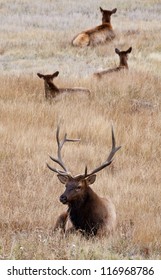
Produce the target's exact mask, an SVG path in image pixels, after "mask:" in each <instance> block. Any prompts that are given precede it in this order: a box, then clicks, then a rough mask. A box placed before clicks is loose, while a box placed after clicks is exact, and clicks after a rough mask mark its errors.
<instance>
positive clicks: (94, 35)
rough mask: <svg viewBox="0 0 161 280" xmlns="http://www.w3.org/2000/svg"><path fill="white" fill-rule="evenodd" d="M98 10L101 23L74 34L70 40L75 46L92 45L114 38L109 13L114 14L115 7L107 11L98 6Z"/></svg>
mask: <svg viewBox="0 0 161 280" xmlns="http://www.w3.org/2000/svg"><path fill="white" fill-rule="evenodd" d="M100 11H101V13H102V24H101V25H98V26H96V27H94V28H92V29H89V30H86V31H83V32H81V33H79V34H78V35H76V36H75V37H74V39H73V40H72V45H73V46H77V47H86V46H91V45H93V46H94V45H97V44H102V43H105V42H107V41H111V40H112V39H114V37H115V33H114V31H113V28H112V25H111V15H113V14H115V13H116V11H117V9H113V10H112V11H108V10H103V9H102V8H101V7H100Z"/></svg>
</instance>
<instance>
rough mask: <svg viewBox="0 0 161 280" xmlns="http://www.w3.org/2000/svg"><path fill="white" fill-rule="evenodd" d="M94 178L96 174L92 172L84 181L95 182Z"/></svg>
mask: <svg viewBox="0 0 161 280" xmlns="http://www.w3.org/2000/svg"><path fill="white" fill-rule="evenodd" d="M95 180H96V174H93V175H91V176H89V177H88V178H87V179H86V182H87V184H88V185H92V184H93V183H94V182H95Z"/></svg>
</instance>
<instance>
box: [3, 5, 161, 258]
mask: <svg viewBox="0 0 161 280" xmlns="http://www.w3.org/2000/svg"><path fill="white" fill-rule="evenodd" d="M99 6H101V7H102V8H103V9H113V8H117V13H116V14H115V15H114V16H113V17H112V25H113V28H114V30H115V32H116V38H115V39H114V40H113V41H112V42H110V43H108V44H105V45H102V46H97V47H95V48H92V47H88V48H84V49H81V48H74V47H72V46H71V40H72V38H73V37H74V36H75V35H76V34H77V33H78V32H80V31H82V30H85V29H88V28H91V27H94V26H96V25H98V24H100V23H101V14H100V11H99ZM0 15H1V16H0V37H1V43H0V70H1V78H0V140H1V142H0V143H1V145H0V170H1V179H0V182H1V184H0V185H1V186H0V191H1V203H0V213H1V214H0V259H161V187H160V186H161V171H160V159H161V79H160V73H161V32H160V21H161V3H160V0H158V1H157V0H145V1H129V0H124V1H122V0H116V1H112V0H109V1H108V6H107V1H105V0H101V1H99V3H98V1H96V0H89V1H88V2H87V1H85V0H82V1H80V2H79V3H77V1H74V0H70V1H66V0H63V1H50V0H47V1H42V0H37V1H35V2H34V1H30V0H28V1H27V0H22V1H20V0H15V1H10V0H7V1H4V0H1V1H0ZM130 46H132V48H133V50H132V53H131V54H130V55H129V61H128V63H129V71H128V72H124V71H123V72H119V73H112V74H110V75H109V76H107V77H106V78H105V79H103V80H100V81H97V80H95V79H94V78H93V76H92V74H93V73H94V72H95V71H97V70H99V69H105V68H110V67H113V66H116V65H118V56H117V54H115V51H114V49H115V47H117V48H119V49H121V50H124V49H127V48H129V47H130ZM57 70H58V71H59V72H60V74H59V77H58V78H57V79H56V82H57V84H58V85H60V86H62V87H65V86H68V87H71V86H82V87H87V88H89V89H90V90H91V96H90V98H88V97H86V96H81V95H77V96H74V95H65V96H61V97H59V98H58V99H56V100H53V101H52V102H48V101H46V100H45V99H44V95H43V82H42V81H41V80H40V79H39V78H38V77H37V75H36V73H37V72H41V73H44V74H46V73H53V72H54V71H57ZM58 123H59V124H60V126H61V135H63V134H64V133H65V132H67V134H68V136H69V137H71V138H79V137H80V138H81V142H80V143H73V144H72V143H69V144H66V146H65V147H64V151H63V158H64V161H65V163H66V164H67V166H68V167H69V169H70V170H71V171H72V172H73V174H78V173H83V172H84V167H85V165H87V166H88V168H89V169H93V168H94V167H96V166H97V165H99V164H100V163H102V162H103V161H104V160H105V158H106V154H107V155H108V153H109V150H110V147H111V124H113V126H114V131H115V136H116V141H117V145H122V148H121V150H120V151H119V152H118V153H117V154H116V156H115V159H114V162H113V163H112V166H110V167H109V168H107V169H105V170H103V171H102V172H100V173H99V174H98V175H97V180H96V182H95V184H94V185H92V188H93V189H94V190H95V191H96V192H97V193H98V194H99V195H100V196H109V197H111V199H112V200H113V202H114V204H115V206H116V211H117V222H118V223H117V229H116V232H115V233H114V235H113V236H111V237H110V238H108V239H107V238H102V239H98V238H94V239H92V240H86V239H85V238H83V237H81V236H80V235H79V234H73V235H70V236H69V237H67V238H62V237H61V236H60V234H59V233H57V234H53V233H52V228H53V226H54V223H55V220H56V218H57V216H58V215H59V214H60V213H61V212H62V211H63V210H64V209H65V206H63V205H62V204H61V203H60V202H59V196H60V195H61V194H62V192H63V190H64V187H63V185H61V184H60V182H59V181H58V179H57V177H56V175H55V174H53V173H52V172H51V171H49V170H48V169H47V167H46V161H48V162H50V160H49V157H48V154H51V155H56V141H55V133H56V127H57V125H58Z"/></svg>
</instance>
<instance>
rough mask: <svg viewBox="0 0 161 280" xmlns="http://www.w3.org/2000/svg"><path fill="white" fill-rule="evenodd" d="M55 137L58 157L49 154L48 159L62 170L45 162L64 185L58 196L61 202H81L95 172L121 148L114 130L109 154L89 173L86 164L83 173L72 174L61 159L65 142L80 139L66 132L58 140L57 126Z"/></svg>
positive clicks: (92, 181) (94, 177) (94, 176)
mask: <svg viewBox="0 0 161 280" xmlns="http://www.w3.org/2000/svg"><path fill="white" fill-rule="evenodd" d="M56 139H57V144H58V157H57V158H53V157H51V156H50V159H51V160H53V161H54V162H56V163H57V164H59V165H60V166H61V168H62V169H63V170H58V169H56V168H53V167H51V166H50V165H49V164H48V163H47V167H48V168H49V169H50V170H51V171H53V172H55V173H57V174H58V175H57V176H58V179H59V180H60V182H61V183H62V184H64V185H65V192H64V193H63V194H62V195H61V196H60V202H62V203H63V204H68V205H70V204H72V203H74V202H76V203H78V204H79V203H81V201H84V199H85V198H86V196H87V195H88V191H87V189H88V188H89V185H91V184H93V183H94V182H95V180H96V173H97V172H99V171H101V170H102V169H104V168H105V167H107V166H109V165H110V164H111V162H112V159H113V157H114V155H115V153H116V152H117V151H118V150H119V149H120V148H121V146H119V147H116V144H115V137H114V131H113V128H112V149H111V152H110V154H109V156H108V157H107V159H106V161H105V162H104V163H102V164H101V165H100V166H98V167H96V168H95V169H94V170H92V171H91V172H89V173H88V172H87V166H86V167H85V172H84V174H79V175H76V176H72V175H71V173H70V172H69V171H68V170H67V168H66V166H65V164H64V163H63V161H62V157H61V149H62V147H63V145H64V143H65V142H77V141H80V139H68V138H67V134H65V136H64V139H63V140H62V141H60V140H59V127H58V128H57V132H56Z"/></svg>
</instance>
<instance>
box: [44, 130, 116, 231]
mask: <svg viewBox="0 0 161 280" xmlns="http://www.w3.org/2000/svg"><path fill="white" fill-rule="evenodd" d="M56 139H57V145H58V157H57V158H53V157H52V156H50V159H51V160H52V161H54V162H55V163H57V164H58V165H59V166H60V167H61V170H59V169H57V168H53V167H51V166H50V165H49V164H48V163H47V166H48V168H49V169H50V170H51V171H53V172H55V173H57V177H58V179H59V180H60V182H61V183H62V184H64V185H65V191H64V193H63V194H62V195H61V196H60V202H61V203H63V204H65V205H67V206H68V209H67V211H65V212H63V213H62V214H61V215H60V216H59V217H58V219H57V221H56V224H55V227H54V231H55V230H58V229H59V230H60V231H61V232H63V233H64V234H65V235H66V234H67V233H69V232H73V231H79V232H81V233H82V234H83V235H84V236H86V237H89V236H95V235H97V236H103V235H109V234H110V233H112V232H113V231H114V229H115V226H116V211H115V206H114V204H113V203H112V201H111V199H110V198H104V197H100V196H98V195H97V194H96V193H95V192H94V191H93V190H92V188H91V187H90V185H92V184H93V183H94V182H95V180H96V173H97V172H99V171H101V170H102V169H104V168H105V167H107V166H109V165H110V164H111V162H112V159H113V157H114V155H115V153H116V152H117V151H118V150H119V149H120V148H121V146H119V147H116V144H115V137H114V132H113V128H112V149H111V152H110V153H109V156H108V157H107V159H106V161H105V162H104V163H102V164H101V165H100V166H98V167H97V168H95V169H93V170H92V171H90V172H88V171H87V167H85V172H84V173H83V174H79V175H76V176H73V175H72V174H71V173H70V172H69V171H68V169H67V167H66V166H65V164H64V162H63V160H62V157H61V149H62V147H63V145H64V143H65V142H69V141H72V142H75V141H79V140H80V139H68V138H67V134H65V136H64V138H63V139H62V140H61V141H60V139H59V127H58V128H57V132H56Z"/></svg>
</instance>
